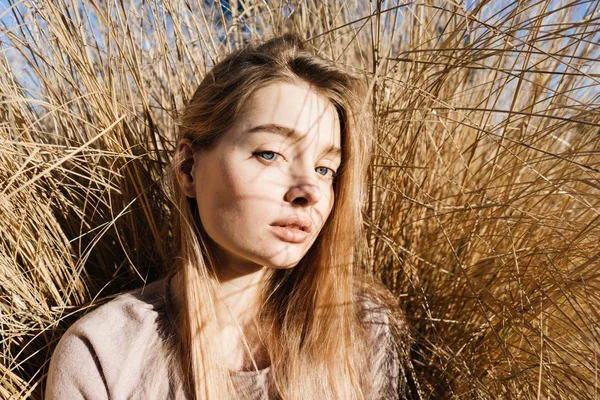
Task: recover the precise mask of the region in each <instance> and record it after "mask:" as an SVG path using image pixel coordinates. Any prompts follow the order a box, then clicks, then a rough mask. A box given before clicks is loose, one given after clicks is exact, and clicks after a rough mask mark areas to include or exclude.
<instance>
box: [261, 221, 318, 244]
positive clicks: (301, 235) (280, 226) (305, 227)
mask: <svg viewBox="0 0 600 400" xmlns="http://www.w3.org/2000/svg"><path fill="white" fill-rule="evenodd" d="M270 229H271V232H272V233H273V234H274V235H275V236H277V237H278V238H279V239H281V240H283V241H284V242H288V243H302V242H304V241H306V240H307V239H308V238H309V237H310V234H311V232H312V220H311V219H310V218H306V217H299V216H298V217H290V218H283V219H280V220H277V221H275V222H273V223H272V224H271V226H270Z"/></svg>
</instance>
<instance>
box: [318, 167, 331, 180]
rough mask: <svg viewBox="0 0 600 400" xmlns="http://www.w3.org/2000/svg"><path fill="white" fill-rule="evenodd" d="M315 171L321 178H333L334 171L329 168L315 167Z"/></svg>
mask: <svg viewBox="0 0 600 400" xmlns="http://www.w3.org/2000/svg"><path fill="white" fill-rule="evenodd" d="M315 171H317V174H320V175H323V176H329V177H330V178H333V177H334V176H335V171H334V170H332V169H331V168H327V167H317V168H315Z"/></svg>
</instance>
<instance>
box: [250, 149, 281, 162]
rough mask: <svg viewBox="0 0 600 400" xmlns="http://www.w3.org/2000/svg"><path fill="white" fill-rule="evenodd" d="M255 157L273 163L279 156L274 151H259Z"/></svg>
mask: <svg viewBox="0 0 600 400" xmlns="http://www.w3.org/2000/svg"><path fill="white" fill-rule="evenodd" d="M254 155H255V156H258V157H260V158H262V159H263V160H266V161H273V160H275V158H276V157H277V156H278V154H277V153H275V152H274V151H257V152H256V153H254Z"/></svg>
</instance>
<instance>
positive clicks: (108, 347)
mask: <svg viewBox="0 0 600 400" xmlns="http://www.w3.org/2000/svg"><path fill="white" fill-rule="evenodd" d="M168 293H169V291H168V279H166V278H165V279H162V280H160V281H157V282H154V283H152V284H150V285H148V286H146V287H145V288H141V289H138V290H135V291H132V292H129V293H125V294H122V295H119V296H117V297H116V298H115V299H113V300H112V301H110V302H109V303H107V304H105V305H103V306H101V307H99V308H97V309H96V310H94V311H92V312H90V313H89V314H87V315H85V316H84V317H83V318H81V319H80V320H78V321H77V322H75V324H73V326H71V327H70V328H69V329H68V330H67V332H66V333H65V334H64V335H63V337H62V338H61V340H60V342H59V343H58V346H57V347H56V350H55V351H54V354H53V355H52V359H51V362H50V368H49V371H48V378H47V383H46V399H48V400H52V399H69V400H71V399H73V400H75V399H88V400H91V399H114V400H121V399H180V398H181V399H184V398H185V396H184V395H183V392H182V391H181V390H180V389H181V382H180V379H179V378H178V377H177V376H176V372H175V371H177V368H174V366H173V365H171V364H173V361H171V360H170V359H169V358H168V357H167V354H168V352H167V351H165V350H164V348H165V346H164V344H165V343H166V342H167V341H168V340H170V338H172V337H174V326H173V322H172V318H171V316H170V313H169V312H168V307H167V301H168V299H169V296H168V295H167V294H168ZM369 304H370V305H369V306H366V307H365V308H364V312H363V313H362V315H361V320H362V321H363V323H364V324H365V327H366V328H367V329H368V331H369V332H370V333H371V334H372V337H373V342H372V343H373V346H374V347H373V351H374V354H375V357H374V360H375V365H374V366H373V370H374V371H375V386H376V388H377V389H378V394H377V395H376V396H375V397H376V398H378V399H395V398H398V378H399V358H398V354H397V352H396V351H394V350H393V349H395V348H396V347H395V346H394V342H393V339H392V336H391V334H390V329H389V325H388V323H387V321H388V319H387V315H386V314H385V313H384V312H383V311H382V310H381V307H379V308H377V307H376V306H375V305H374V304H371V303H369ZM231 376H232V380H233V383H234V386H235V387H236V390H237V392H238V393H240V398H243V399H250V400H259V399H265V400H266V399H276V398H277V395H276V393H273V392H274V391H273V389H272V385H271V383H272V375H271V371H270V367H267V368H265V369H262V370H259V371H242V372H232V375H231Z"/></svg>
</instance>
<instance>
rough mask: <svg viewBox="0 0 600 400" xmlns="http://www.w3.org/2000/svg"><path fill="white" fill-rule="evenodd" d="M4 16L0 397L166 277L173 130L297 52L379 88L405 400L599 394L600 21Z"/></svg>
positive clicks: (514, 6) (382, 177) (99, 6)
mask: <svg viewBox="0 0 600 400" xmlns="http://www.w3.org/2000/svg"><path fill="white" fill-rule="evenodd" d="M221 3H222V4H225V3H227V2H221ZM231 3H236V2H231ZM0 4H1V5H0V41H1V44H0V330H1V332H0V357H1V362H0V398H21V397H28V396H31V397H32V398H40V397H41V396H42V391H43V386H44V378H45V371H46V369H47V367H48V361H49V357H50V355H51V353H52V350H53V348H54V347H55V345H56V343H57V341H58V339H59V338H60V335H61V333H62V332H64V330H65V329H66V328H67V327H68V326H69V324H71V323H72V322H73V321H74V320H75V319H77V318H78V317H80V316H81V315H82V313H84V312H85V311H87V310H89V309H90V308H91V307H95V306H97V305H98V304H101V303H102V302H103V301H106V300H107V299H108V298H110V296H111V295H113V294H115V293H117V292H119V291H122V290H126V289H131V288H135V287H138V286H140V285H142V284H143V282H144V281H148V280H153V279H155V278H157V277H159V276H161V274H163V273H164V272H165V271H166V270H167V269H168V268H169V266H168V265H167V266H165V265H163V264H162V263H161V259H162V257H163V256H164V254H165V251H166V249H167V244H168V238H169V233H168V226H167V225H166V223H165V221H167V220H168V218H167V216H168V208H167V207H166V204H165V200H164V198H163V196H162V191H161V182H160V179H161V175H162V172H163V169H164V167H165V165H166V163H167V162H168V159H169V152H170V151H171V150H172V149H173V146H174V142H173V138H174V132H175V127H174V117H175V116H176V113H177V110H179V109H181V106H182V105H183V104H184V103H185V102H186V99H188V98H189V97H190V95H191V93H192V91H193V90H194V89H195V87H196V85H197V84H198V83H199V82H200V80H201V79H202V77H203V75H204V73H205V71H206V70H207V68H210V66H211V65H212V64H213V63H214V60H215V59H216V58H217V57H219V56H220V55H221V54H223V53H224V52H226V51H227V50H228V49H231V48H233V47H236V46H240V45H242V44H243V42H244V41H245V40H248V39H251V38H262V37H265V36H269V35H271V34H272V33H281V32H287V31H297V32H300V33H302V34H303V35H305V36H306V37H307V38H310V40H311V41H312V42H313V43H314V44H315V45H316V46H317V47H318V48H319V49H320V51H321V52H322V54H323V55H325V56H327V57H331V58H334V59H336V60H338V61H339V62H340V63H344V64H346V65H348V67H349V68H350V69H352V70H353V71H354V72H355V73H357V74H360V75H362V76H363V77H364V80H365V82H368V83H369V84H370V88H371V91H370V94H369V98H368V99H366V100H367V101H368V106H369V107H372V109H373V111H374V118H375V126H376V130H375V132H373V134H374V135H375V137H376V139H377V148H376V151H375V152H376V155H375V157H374V158H373V162H372V165H371V168H370V174H369V182H370V191H369V193H368V203H367V204H366V205H365V216H366V228H367V231H368V237H367V240H368V243H369V246H370V251H371V260H370V267H371V268H372V270H373V271H374V272H375V273H376V274H377V275H378V276H380V277H381V279H382V280H383V281H384V282H385V283H386V284H387V285H388V287H389V288H390V289H391V290H392V291H393V292H394V293H395V294H396V295H397V296H398V298H399V299H400V303H401V305H402V307H403V309H404V310H405V311H406V315H407V318H408V323H409V324H410V327H411V330H412V334H413V337H414V344H413V346H412V348H411V365H410V367H409V368H408V373H409V375H410V376H409V381H410V382H411V385H410V386H411V393H410V395H411V397H414V398H465V397H466V398H538V399H539V398H542V397H543V398H551V399H558V398H564V399H574V398H578V399H585V398H590V399H592V398H598V397H599V396H600V382H599V356H600V354H599V351H600V347H599V344H600V340H599V339H600V331H599V325H598V323H599V322H598V321H600V316H599V315H598V310H599V309H600V281H599V274H600V272H599V271H600V246H599V242H600V218H599V213H600V110H599V105H600V62H599V57H600V49H599V45H598V43H599V42H600V34H599V31H600V28H599V26H600V25H599V21H600V5H599V3H598V1H586V0H580V1H560V0H548V1H541V0H540V1H529V0H524V1H520V2H510V1H489V0H488V1H486V0H481V1H477V0H473V1H466V2H465V1H463V0H458V1H456V2H453V1H441V0H427V1H415V2H399V1H384V2H377V1H366V0H354V1H352V0H348V1H342V0H336V1H334V0H331V1H317V0H310V1H298V0H291V1H259V0H247V1H241V2H238V3H236V4H239V6H238V7H234V8H233V9H232V10H228V9H226V8H224V7H222V6H220V5H219V2H212V1H206V2H204V1H199V2H188V1H181V0H173V1H165V2H157V1H154V0H150V1H135V0H131V1H129V2H115V1H111V0H108V1H105V0H89V1H82V2H75V1H71V0H58V1H47V0H37V1H36V0H25V1H22V2H19V1H16V0H8V1H4V2H2V3H0ZM365 134H371V133H370V132H365Z"/></svg>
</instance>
